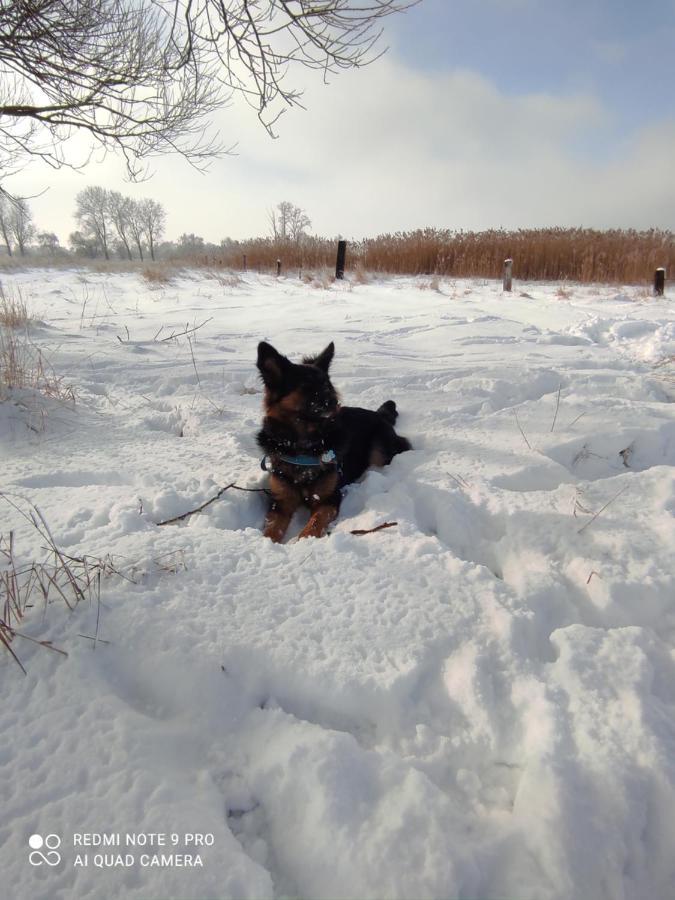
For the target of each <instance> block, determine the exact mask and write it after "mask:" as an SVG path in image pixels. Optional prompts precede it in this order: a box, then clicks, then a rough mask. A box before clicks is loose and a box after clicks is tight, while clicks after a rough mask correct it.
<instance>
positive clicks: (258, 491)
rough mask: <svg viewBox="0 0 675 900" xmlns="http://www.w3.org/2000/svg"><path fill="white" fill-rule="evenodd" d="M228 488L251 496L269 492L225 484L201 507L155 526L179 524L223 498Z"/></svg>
mask: <svg viewBox="0 0 675 900" xmlns="http://www.w3.org/2000/svg"><path fill="white" fill-rule="evenodd" d="M230 488H232V489H233V490H235V491H248V492H249V493H253V494H269V491H268V490H267V489H266V488H245V487H239V485H238V484H235V483H234V481H232V482H231V483H230V484H227V485H225V487H222V488H221V489H220V490H219V491H218V493H217V494H216V495H215V497H211V499H210V500H207V501H206V502H205V503H202V505H201V506H198V507H197V508H196V509H189V510H188V511H187V512H184V513H181V515H180V516H174V517H173V518H172V519H164V521H163V522H157V525H172V524H173V523H174V522H180V520H181V519H187V517H188V516H193V515H194V514H195V513H198V512H201V511H202V510H203V509H205V508H206V507H207V506H208V505H209V504H210V503H215V501H216V500H219V499H220V498H221V497H222V496H223V494H224V493H225V491H229V490H230Z"/></svg>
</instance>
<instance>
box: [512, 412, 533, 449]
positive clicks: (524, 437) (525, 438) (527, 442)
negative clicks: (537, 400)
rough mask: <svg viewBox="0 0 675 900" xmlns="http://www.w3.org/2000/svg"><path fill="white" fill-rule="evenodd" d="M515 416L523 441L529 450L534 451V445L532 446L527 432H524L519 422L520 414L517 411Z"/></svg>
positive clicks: (514, 413)
mask: <svg viewBox="0 0 675 900" xmlns="http://www.w3.org/2000/svg"><path fill="white" fill-rule="evenodd" d="M513 415H514V416H515V417H516V425H517V426H518V430H519V431H520V433H521V434H522V436H523V440H524V441H525V443H526V444H527V446H528V449H529V450H531V449H532V444H530V442H529V441H528V439H527V435H526V434H525V432H524V431H523V429H522V427H521V424H520V422H519V421H518V413H517V412H516V411H515V409H514V410H513Z"/></svg>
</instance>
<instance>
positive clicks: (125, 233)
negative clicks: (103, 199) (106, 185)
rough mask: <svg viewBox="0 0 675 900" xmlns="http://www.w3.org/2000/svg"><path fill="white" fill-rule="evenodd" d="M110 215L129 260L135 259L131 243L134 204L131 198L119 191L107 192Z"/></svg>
mask: <svg viewBox="0 0 675 900" xmlns="http://www.w3.org/2000/svg"><path fill="white" fill-rule="evenodd" d="M107 202H108V214H109V216H110V221H111V222H112V225H113V228H114V229H115V232H116V233H117V237H118V238H119V239H120V242H121V244H122V247H123V248H124V252H125V254H126V256H127V259H133V256H132V253H131V246H130V244H129V242H130V241H131V240H132V232H131V218H132V203H133V201H132V200H131V198H130V197H125V196H124V195H123V194H120V192H119V191H107Z"/></svg>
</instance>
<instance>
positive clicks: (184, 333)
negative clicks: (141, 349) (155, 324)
mask: <svg viewBox="0 0 675 900" xmlns="http://www.w3.org/2000/svg"><path fill="white" fill-rule="evenodd" d="M211 319H213V316H209V318H208V319H204V321H203V322H200V324H199V325H193V327H192V328H189V327H188V325H187V324H186V325H185V328H184V329H183V331H172V332H171V334H167V336H166V337H163V338H161V337H159V335H160V333H161V332H162V330H163V328H164V326H163V325H162V327H161V328H160V329H159V331H158V332H156V333H155V336H154V337H153V339H152V341H141V342H140V343H146V344H147V343H155V344H163V343H165V342H166V341H173V340H175V339H176V338H179V337H185V336H187V335H189V334H194V333H195V331H199V329H200V328H203V327H204V325H206V324H207V323H208V322H210V321H211ZM124 327H125V328H126V332H127V339H126V341H125V340H124V339H123V338H121V337H120V336H119V334H118V335H117V340H118V341H119V342H120V344H135V343H137V342H136V341H132V340H131V338H130V337H129V329H128V328H127V326H126V325H125V326H124Z"/></svg>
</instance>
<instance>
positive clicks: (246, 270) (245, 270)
mask: <svg viewBox="0 0 675 900" xmlns="http://www.w3.org/2000/svg"><path fill="white" fill-rule="evenodd" d="M244 272H248V269H247V268H246V254H245V253H244Z"/></svg>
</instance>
